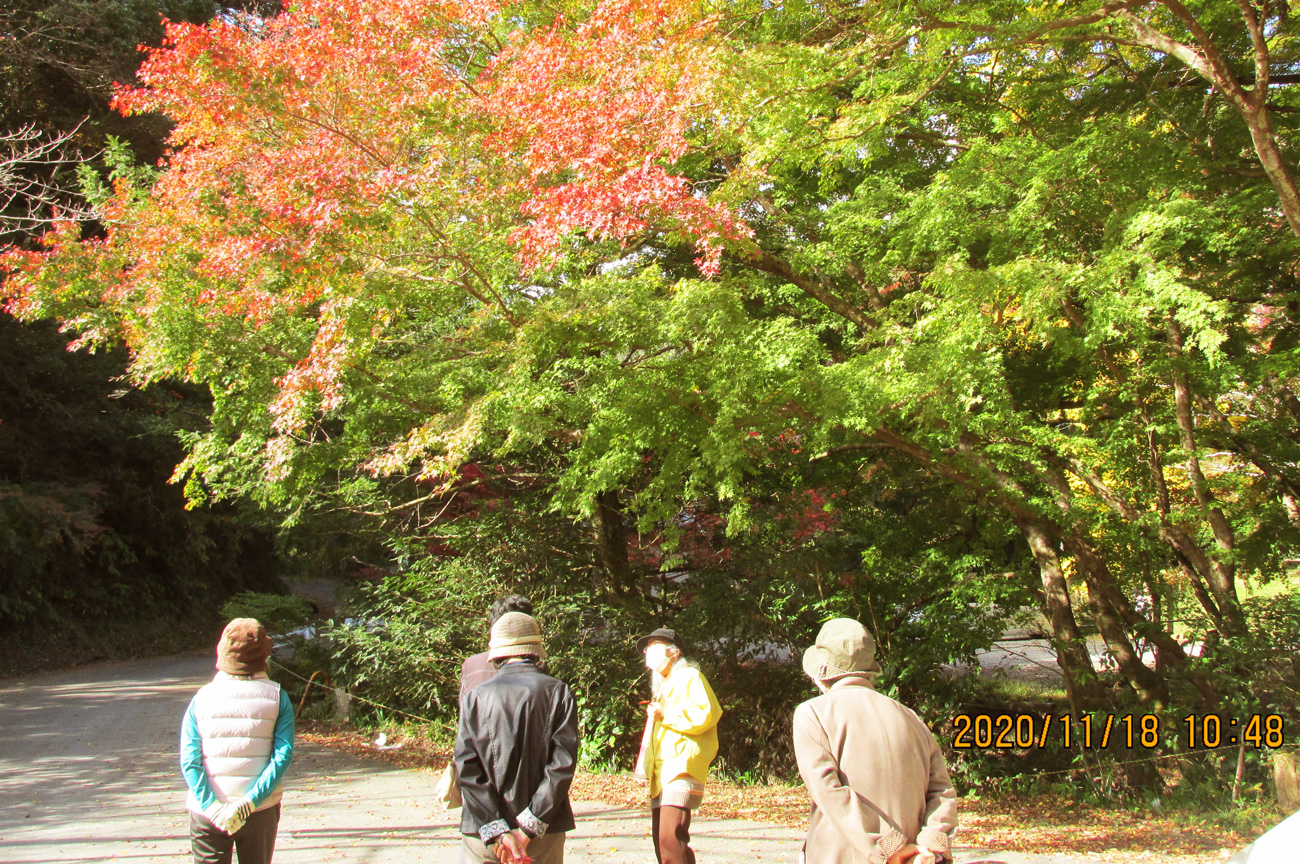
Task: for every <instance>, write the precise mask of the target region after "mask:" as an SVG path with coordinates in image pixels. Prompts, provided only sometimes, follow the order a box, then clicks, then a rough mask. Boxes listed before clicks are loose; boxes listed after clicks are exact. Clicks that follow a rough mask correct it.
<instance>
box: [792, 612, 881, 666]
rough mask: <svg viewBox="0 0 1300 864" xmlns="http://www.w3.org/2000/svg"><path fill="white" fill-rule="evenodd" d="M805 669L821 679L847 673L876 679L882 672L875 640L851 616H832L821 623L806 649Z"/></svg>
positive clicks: (804, 656)
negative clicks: (814, 640)
mask: <svg viewBox="0 0 1300 864" xmlns="http://www.w3.org/2000/svg"><path fill="white" fill-rule="evenodd" d="M803 671H804V672H806V673H808V677H810V678H813V679H816V680H820V681H833V680H835V679H836V678H843V677H845V676H846V675H861V676H863V677H864V678H870V679H872V680H875V677H876V676H877V675H879V674H880V666H879V665H878V664H877V663H876V640H875V639H873V638H872V637H871V633H870V631H868V630H867V628H866V627H863V626H862V625H861V624H859V623H858V622H857V621H854V620H853V619H852V618H832V619H831V620H829V621H827V622H826V623H825V624H823V625H822V629H821V632H819V633H818V634H817V641H816V642H814V643H813V645H812V646H811V647H810V648H809V649H808V650H807V651H805V652H804V653H803Z"/></svg>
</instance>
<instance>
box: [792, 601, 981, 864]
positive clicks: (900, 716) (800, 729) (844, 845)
mask: <svg viewBox="0 0 1300 864" xmlns="http://www.w3.org/2000/svg"><path fill="white" fill-rule="evenodd" d="M875 655H876V643H875V640H874V639H873V638H872V636H871V634H870V633H869V632H868V631H867V628H865V627H863V626H862V625H861V624H859V623H858V622H857V621H854V620H852V619H850V618H836V619H833V620H831V621H828V622H826V624H824V625H823V626H822V629H821V632H820V633H818V634H817V641H816V643H815V644H814V645H812V647H810V648H809V649H808V650H807V651H806V652H805V653H804V657H803V668H804V672H806V673H807V674H808V677H810V678H812V680H813V683H814V684H816V685H817V688H818V689H819V690H821V691H822V695H821V696H818V697H816V698H815V699H810V700H808V701H807V702H804V703H803V704H801V705H800V706H799V707H798V708H796V709H795V712H794V752H795V758H796V760H797V761H798V763H799V775H800V776H801V777H802V778H803V781H804V783H805V784H806V785H807V787H808V794H809V797H811V798H812V815H811V817H810V818H809V821H808V838H807V840H806V841H805V843H804V851H803V855H802V856H801V861H804V862H806V864H886V862H888V864H902V862H908V864H936V862H940V861H946V860H950V859H951V858H952V851H951V849H952V835H953V832H954V831H955V830H956V829H957V792H956V790H955V789H953V785H952V782H951V781H950V780H949V779H948V768H947V766H946V765H945V764H944V761H943V754H942V753H941V752H940V751H939V743H938V742H937V741H936V740H935V738H934V735H933V734H932V733H931V732H930V730H929V728H927V727H926V725H925V723H923V722H921V718H919V717H917V716H916V714H915V713H914V712H913V711H912V710H911V709H910V708H907V707H904V706H903V705H901V704H900V703H898V702H896V701H894V700H893V699H890V698H889V697H888V696H885V695H884V694H882V693H877V692H876V691H875V689H873V683H874V681H875V679H876V676H877V675H878V674H880V667H879V666H878V665H877V664H876V659H875Z"/></svg>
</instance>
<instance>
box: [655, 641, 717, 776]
mask: <svg viewBox="0 0 1300 864" xmlns="http://www.w3.org/2000/svg"><path fill="white" fill-rule="evenodd" d="M655 702H656V703H658V704H659V705H660V706H661V707H662V708H663V711H664V719H663V720H660V721H659V722H657V723H655V727H654V731H653V732H652V733H651V737H650V748H649V750H648V751H647V753H646V765H647V766H649V767H650V772H649V773H650V776H649V780H650V797H651V798H654V797H655V796H657V795H658V794H659V793H660V792H661V791H662V790H663V784H665V783H668V782H670V781H672V780H675V779H677V778H678V777H680V776H681V775H683V774H689V775H690V776H691V777H694V778H695V779H696V780H698V781H700V782H701V783H703V782H704V781H705V780H707V779H708V778H709V763H710V762H712V761H713V757H715V756H717V755H718V720H719V719H721V717H722V706H721V705H719V704H718V697H717V696H714V695H713V688H712V687H710V686H709V682H708V681H707V680H705V678H704V676H703V675H701V674H700V670H699V669H696V668H694V667H693V666H687V665H686V664H685V663H684V662H683V661H681V660H678V661H677V663H675V664H674V665H673V669H672V671H671V672H669V673H668V678H667V679H666V680H665V681H664V683H663V688H662V689H661V690H660V691H659V695H658V696H656V697H655Z"/></svg>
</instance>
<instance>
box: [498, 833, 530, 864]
mask: <svg viewBox="0 0 1300 864" xmlns="http://www.w3.org/2000/svg"><path fill="white" fill-rule="evenodd" d="M529 839H530V838H529V836H528V835H527V834H525V833H524V832H523V831H521V830H519V829H518V828H512V829H511V830H510V831H507V832H506V833H505V834H502V835H501V837H500V839H498V840H497V842H496V846H495V847H494V851H495V852H496V853H497V860H498V861H500V862H501V864H531V862H532V860H533V859H532V858H529V857H528V854H527V852H528V841H529Z"/></svg>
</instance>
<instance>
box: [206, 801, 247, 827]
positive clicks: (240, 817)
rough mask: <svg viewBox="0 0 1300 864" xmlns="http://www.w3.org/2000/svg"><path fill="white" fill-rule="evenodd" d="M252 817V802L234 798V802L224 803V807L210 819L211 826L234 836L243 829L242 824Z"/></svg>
mask: <svg viewBox="0 0 1300 864" xmlns="http://www.w3.org/2000/svg"><path fill="white" fill-rule="evenodd" d="M252 815H253V802H252V801H250V800H249V799H247V798H236V799H235V800H234V801H228V802H226V804H225V806H223V807H222V808H221V809H220V810H218V811H217V815H216V816H214V817H212V824H213V825H216V826H217V827H218V828H220V829H221V830H222V831H225V832H226V833H227V834H234V833H235V832H236V831H238V830H239V829H240V828H243V827H244V823H245V822H247V821H248V817H249V816H252Z"/></svg>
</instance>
